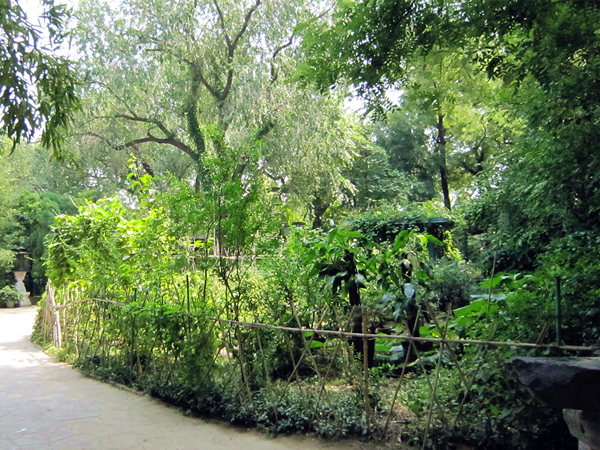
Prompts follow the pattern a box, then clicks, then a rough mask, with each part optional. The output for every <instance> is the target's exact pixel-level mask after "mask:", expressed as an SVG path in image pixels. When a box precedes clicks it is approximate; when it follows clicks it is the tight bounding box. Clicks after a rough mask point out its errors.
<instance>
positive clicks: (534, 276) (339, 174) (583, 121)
mask: <svg viewBox="0 0 600 450" xmlns="http://www.w3.org/2000/svg"><path fill="white" fill-rule="evenodd" d="M5 9H6V8H5ZM599 14H600V6H599V3H598V2H597V1H589V0H588V1H582V0H566V1H561V2H557V1H554V0H532V1H527V2H522V1H517V0H462V1H451V2H450V1H438V0H435V1H434V0H424V1H419V2H415V1H407V0H376V1H375V0H347V1H341V2H335V3H330V2H327V1H314V2H304V1H269V2H263V1H261V0H253V1H250V0H248V1H246V0H244V1H238V2H231V1H229V0H218V1H188V0H173V1H171V0H123V1H121V2H117V3H115V2H104V1H100V0H87V1H83V2H81V3H80V4H79V6H78V8H77V9H76V10H75V11H74V13H73V17H74V19H75V21H76V24H77V27H75V28H73V29H72V30H70V29H68V23H67V22H66V19H67V11H66V10H65V9H64V8H63V7H61V6H54V5H53V4H51V3H48V4H47V10H46V15H45V16H44V17H43V20H46V22H47V23H49V24H50V25H49V30H50V31H49V32H50V36H49V37H50V39H51V42H52V45H53V46H54V45H58V44H59V42H60V41H61V39H63V38H64V37H66V35H67V34H68V33H71V35H72V38H73V39H72V42H73V44H74V46H73V48H72V49H71V54H72V57H73V58H72V59H73V60H75V61H76V63H74V65H73V69H71V68H70V66H68V64H67V63H66V60H63V59H61V58H59V57H58V56H56V54H58V53H56V52H58V49H57V48H54V47H52V49H49V48H46V47H43V46H42V45H41V44H40V43H41V42H42V41H41V37H40V34H39V33H38V32H37V31H36V29H35V27H33V28H32V25H31V24H30V22H29V21H27V20H26V19H25V16H24V14H23V11H22V10H21V8H20V7H19V5H18V4H17V3H12V4H11V6H10V8H9V9H8V10H7V11H5V13H4V15H3V17H4V19H3V22H2V24H0V25H2V27H3V29H4V30H5V31H4V32H5V35H6V36H7V39H9V40H10V39H12V40H11V42H12V43H13V44H14V45H13V46H7V47H6V49H5V50H6V51H7V52H9V53H10V52H12V53H10V55H8V56H6V57H5V58H4V63H5V64H4V66H5V67H4V69H2V70H0V77H5V78H6V77H8V76H9V75H10V74H12V75H15V74H16V75H18V76H17V78H15V79H9V78H10V77H9V78H7V80H8V81H7V82H6V83H4V84H5V88H6V89H5V90H6V92H7V95H5V96H4V97H3V98H4V100H3V102H4V103H3V105H4V107H5V109H4V110H3V113H5V117H4V119H3V122H2V127H3V130H4V132H5V133H6V135H7V137H8V138H9V139H11V140H12V143H15V142H16V143H18V142H19V141H22V140H30V139H32V138H34V137H36V135H35V132H34V130H38V129H41V130H42V134H41V142H40V144H41V145H39V144H36V143H33V144H30V145H26V146H19V147H17V148H15V149H14V152H13V154H12V156H4V155H3V156H1V162H2V164H0V271H1V274H0V287H3V286H4V285H10V284H13V280H12V275H11V274H10V271H11V270H12V268H13V265H14V259H15V258H14V255H15V251H16V250H19V249H22V248H25V249H26V250H28V251H29V255H30V258H31V259H32V262H33V264H32V271H31V275H32V276H33V277H34V278H35V279H36V280H38V287H40V288H41V287H42V285H43V284H44V282H45V279H46V277H49V278H50V280H51V286H52V287H53V288H55V289H56V292H55V298H54V301H56V302H57V303H62V304H67V303H75V306H76V307H75V306H74V307H69V308H66V309H65V311H69V312H66V313H65V317H64V318H62V319H61V320H63V321H64V322H63V323H62V331H61V333H62V334H61V336H62V338H63V340H62V341H61V340H60V339H59V340H57V336H53V335H52V333H50V334H48V330H47V329H44V328H43V324H44V323H46V322H43V321H42V322H40V324H39V326H40V328H39V329H38V337H39V338H40V339H41V340H42V341H45V342H46V343H48V341H52V342H53V343H54V344H55V345H59V344H60V346H61V347H62V348H61V349H57V351H58V352H59V353H60V354H61V355H62V356H63V357H64V358H66V359H68V360H70V361H73V362H76V364H77V365H78V366H79V367H81V368H82V369H83V370H86V371H89V372H93V373H95V374H96V375H98V376H100V377H102V378H109V379H113V380H116V381H119V382H122V383H126V384H130V385H132V386H134V387H136V388H139V389H143V390H146V391H148V392H150V393H152V394H153V395H156V396H158V397H160V398H163V399H165V400H167V401H171V402H174V403H176V404H178V405H181V406H184V407H186V408H188V409H190V410H191V411H194V412H196V413H200V414H208V415H213V416H218V417H222V418H226V419H227V420H231V421H232V422H235V423H244V424H257V425H258V426H261V427H264V428H267V429H269V430H272V431H287V432H289V431H295V430H313V431H315V432H317V433H320V434H322V435H326V436H335V435H337V436H343V435H350V434H360V435H363V434H364V435H373V434H376V433H378V432H383V428H384V427H383V426H382V425H383V424H384V423H385V422H386V419H387V418H386V415H387V414H388V413H390V412H391V413H392V414H391V415H390V416H389V417H388V418H389V420H391V421H392V425H391V428H388V429H387V432H388V434H390V435H392V434H398V435H400V437H401V438H402V439H403V440H404V441H407V440H408V441H409V442H410V443H412V444H418V445H423V444H424V447H425V448H455V447H457V446H458V445H460V444H464V445H470V446H475V447H477V448H487V449H497V448H566V446H567V445H571V444H568V443H567V441H568V434H567V432H566V431H565V429H564V427H563V426H560V425H558V424H560V423H562V422H560V418H559V416H558V414H557V412H556V411H551V410H550V409H547V408H545V407H543V406H540V405H537V404H536V403H535V402H534V401H533V400H532V399H531V398H530V397H529V396H528V394H526V393H525V392H523V391H522V390H521V388H520V387H519V386H518V385H517V383H516V382H515V381H514V380H512V379H509V378H508V376H507V374H506V373H505V372H504V369H503V366H502V362H503V360H505V359H506V358H509V357H510V356H513V355H518V354H523V353H524V352H525V351H523V350H519V349H517V348H512V347H509V346H507V347H502V348H500V349H490V348H488V347H478V346H474V345H469V344H460V345H455V346H447V345H440V344H439V343H434V344H432V343H426V342H419V343H417V344H415V345H412V344H410V343H409V342H408V341H407V340H406V339H387V338H385V337H377V338H376V339H375V340H373V341H368V342H367V343H366V344H365V345H364V346H363V344H364V342H363V340H362V338H360V337H357V336H353V337H352V336H351V337H350V338H348V339H340V338H339V336H337V337H336V336H330V335H327V336H325V335H318V334H315V333H312V332H310V333H307V334H304V333H294V332H292V331H285V332H284V331H282V330H279V329H273V328H272V327H274V326H275V327H277V326H279V327H286V328H296V327H299V328H305V329H313V330H314V329H317V328H321V329H323V330H327V331H336V330H339V329H343V330H346V331H351V332H354V333H362V332H363V331H365V330H366V331H368V332H369V333H373V334H378V333H384V334H385V333H388V334H389V333H392V334H395V333H400V334H402V333H405V334H412V335H414V336H416V337H419V336H421V337H425V338H427V337H435V338H439V337H442V336H450V337H452V338H456V339H463V340H464V339H478V340H491V339H493V340H500V341H517V342H518V341H522V342H537V343H540V344H544V345H549V344H551V345H552V346H555V345H556V344H561V343H562V344H568V345H587V346H598V344H599V340H600V328H599V327H598V323H599V322H598V321H599V320H600V303H599V302H600V300H599V298H600V297H599V295H598V294H599V290H598V286H599V285H600V270H599V266H598V257H599V256H600V255H598V248H599V246H598V244H599V243H600V233H599V231H598V229H599V228H598V225H599V223H598V211H599V209H600V203H599V202H600V194H599V192H600V190H599V186H598V183H599V178H598V173H599V172H600V171H599V170H598V164H599V157H598V155H600V149H599V148H598V145H599V144H598V139H597V137H596V134H597V132H596V129H597V127H598V121H599V115H598V114H599V113H598V108H597V106H596V105H597V103H598V98H599V96H600V94H599V92H600V91H599V88H598V77H599V73H600V72H599V70H598V69H599V67H598V51H597V47H598V36H599V33H598V26H599V25H598V24H599V23H600V20H598V19H599ZM11 27H12V28H11ZM11 55H12V56H11ZM6 74H8V75H6ZM74 74H76V75H77V77H79V79H80V81H81V83H80V84H79V85H78V89H79V91H78V95H77V98H76V97H75V95H74V94H73V88H74V86H75V81H74V80H75V78H74V76H75V75H74ZM27 77H29V78H31V80H30V81H31V82H29V81H28V79H27ZM13 78H14V77H13ZM11 80H12V81H11ZM59 81H60V83H59ZM15 83H16V84H15ZM34 87H35V89H37V90H38V95H33V94H31V93H32V92H33V91H32V90H31V89H33V88H34ZM11 89H16V91H14V95H13V94H11V92H13V91H11ZM48 89H50V91H51V92H50V91H48ZM21 97H22V98H21ZM78 98H79V99H81V110H80V111H79V110H77V108H78V106H79V103H78V102H79V100H78ZM19 99H21V100H23V101H22V102H21V103H20V104H21V105H23V106H22V107H21V108H24V109H23V110H21V109H19V110H18V111H17V110H16V109H15V108H16V107H17V106H18V105H17V104H18V103H19V101H20V100H19ZM15 102H16V103H15ZM15 105H17V106H15ZM15 112H16V114H17V115H16V116H14V114H15ZM360 112H362V113H364V114H362V115H359V113H360ZM6 114H13V116H14V117H17V118H16V119H15V118H14V117H12V118H11V117H9V116H6ZM28 117H29V119H28ZM19 118H20V119H19ZM21 119H22V120H21ZM71 119H72V120H73V121H71ZM19 120H20V121H19ZM71 123H72V128H71V132H70V133H69V134H68V138H67V139H66V140H64V141H63V140H62V138H63V136H65V132H66V131H68V130H69V127H70V125H71ZM44 130H45V131H44ZM48 133H50V134H48ZM52 133H56V134H52ZM7 142H8V141H7ZM44 146H45V147H52V149H48V148H44ZM11 148H13V147H12V146H11ZM59 149H60V150H61V152H62V153H61V154H62V155H63V156H64V160H63V161H61V162H57V161H54V160H50V158H49V157H50V155H51V154H55V155H56V154H57V153H58V150H59ZM55 216H56V219H55ZM51 230H52V231H51ZM50 231H51V232H50ZM43 260H45V263H44V264H42V261H43ZM28 283H30V282H28ZM29 285H31V283H30V284H29ZM557 286H560V287H561V294H562V300H563V321H562V324H561V325H559V326H560V331H561V334H562V336H561V339H562V341H561V342H556V341H557V340H558V336H557V333H556V327H555V325H556V324H555V321H556V317H555V297H556V295H557ZM7 292H8V291H7ZM90 299H91V300H90ZM80 302H81V303H80ZM51 307H52V305H51V304H50V305H48V304H47V306H46V308H48V309H47V310H46V311H47V313H48V311H51ZM363 313H364V314H365V315H366V316H367V317H368V320H366V321H365V323H363ZM45 317H46V318H47V317H48V316H47V315H46V316H45ZM217 319H218V320H217ZM232 321H233V323H232ZM240 322H243V323H246V322H254V323H261V324H264V325H267V326H269V327H271V328H267V329H261V330H260V331H257V329H254V328H250V327H248V326H247V325H244V324H240ZM365 327H366V328H365ZM309 350H310V352H309ZM542 352H545V354H547V355H550V356H556V355H561V354H563V352H562V351H560V350H557V349H555V348H554V349H546V350H542V349H541V348H540V349H537V350H535V351H531V352H530V353H531V354H541V353H542ZM309 355H310V356H309ZM365 371H366V373H367V374H366V375H365V373H364V372H365ZM398 377H400V378H401V379H402V380H403V383H405V384H403V385H402V387H401V389H400V390H399V391H398V394H397V395H398V400H397V403H396V405H395V407H394V408H392V407H391V399H392V398H394V397H395V395H394V390H395V386H396V381H397V378H398ZM434 380H435V381H434ZM438 382H439V385H438V384H435V383H438ZM434 384H435V387H434ZM368 387H370V388H371V390H369V389H368ZM392 419H393V420H392ZM404 425H406V426H405V427H404Z"/></svg>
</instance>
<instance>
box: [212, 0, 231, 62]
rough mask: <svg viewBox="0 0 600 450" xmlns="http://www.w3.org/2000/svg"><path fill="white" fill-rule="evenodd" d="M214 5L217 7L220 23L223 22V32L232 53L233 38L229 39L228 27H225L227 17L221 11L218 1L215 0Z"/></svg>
mask: <svg viewBox="0 0 600 450" xmlns="http://www.w3.org/2000/svg"><path fill="white" fill-rule="evenodd" d="M213 4H214V5H215V8H217V14H219V22H221V29H222V30H223V34H224V35H225V42H227V49H228V50H229V51H230V52H231V38H230V37H229V33H228V32H227V26H226V25H225V16H224V15H223V11H221V8H220V7H219V4H218V3H217V0H214V1H213Z"/></svg>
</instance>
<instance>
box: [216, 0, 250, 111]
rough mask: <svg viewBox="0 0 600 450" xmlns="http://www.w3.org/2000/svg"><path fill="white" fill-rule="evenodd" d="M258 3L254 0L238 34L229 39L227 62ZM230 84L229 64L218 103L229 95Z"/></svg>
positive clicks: (231, 73) (230, 58)
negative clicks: (231, 39)
mask: <svg viewBox="0 0 600 450" xmlns="http://www.w3.org/2000/svg"><path fill="white" fill-rule="evenodd" d="M260 4H261V0H256V3H255V4H254V5H253V6H252V7H251V8H250V9H249V10H248V12H247V13H246V17H244V23H243V25H242V27H241V28H240V31H239V32H238V34H236V35H235V37H234V38H233V41H231V43H230V44H228V47H229V54H228V59H229V64H232V62H233V55H234V54H235V49H236V48H237V45H238V42H239V41H240V39H241V38H242V36H243V35H244V33H245V32H246V30H247V29H248V24H249V23H250V19H252V15H253V14H254V12H255V11H256V10H257V9H258V7H259V6H260ZM232 84H233V68H231V66H230V68H229V71H228V72H227V82H226V83H225V88H224V89H223V92H221V95H220V96H219V99H218V100H219V103H220V104H222V103H223V102H224V101H225V99H226V98H227V96H228V95H229V91H231V85H232Z"/></svg>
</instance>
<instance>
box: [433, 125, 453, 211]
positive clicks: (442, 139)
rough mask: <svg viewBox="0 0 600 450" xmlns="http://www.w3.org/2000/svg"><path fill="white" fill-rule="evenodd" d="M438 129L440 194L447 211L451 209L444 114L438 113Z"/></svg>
mask: <svg viewBox="0 0 600 450" xmlns="http://www.w3.org/2000/svg"><path fill="white" fill-rule="evenodd" d="M436 128H437V131H438V135H437V139H436V141H437V150H438V158H439V165H440V180H441V182H442V195H443V197H444V206H445V207H446V209H447V210H448V211H450V210H452V205H451V203H450V190H449V189H448V165H447V163H446V128H444V116H443V114H439V115H438V123H437V124H436Z"/></svg>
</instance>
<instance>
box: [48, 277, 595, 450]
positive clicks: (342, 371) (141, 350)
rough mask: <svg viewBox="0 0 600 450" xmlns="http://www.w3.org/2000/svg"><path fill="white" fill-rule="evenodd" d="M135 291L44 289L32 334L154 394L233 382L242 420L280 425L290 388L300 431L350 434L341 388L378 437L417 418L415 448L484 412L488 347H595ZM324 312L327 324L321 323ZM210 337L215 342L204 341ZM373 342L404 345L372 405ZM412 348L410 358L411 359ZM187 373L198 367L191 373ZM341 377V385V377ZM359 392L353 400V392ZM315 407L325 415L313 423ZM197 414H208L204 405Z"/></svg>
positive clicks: (439, 321)
mask: <svg viewBox="0 0 600 450" xmlns="http://www.w3.org/2000/svg"><path fill="white" fill-rule="evenodd" d="M135 295H136V298H135V299H134V300H135V307H132V305H131V304H126V303H122V302H117V301H113V300H107V299H101V298H84V296H83V293H82V292H80V291H77V290H76V289H68V288H67V289H66V290H64V291H63V292H62V294H61V296H60V301H59V302H57V301H56V296H55V291H54V289H53V288H52V287H49V290H48V295H47V302H46V305H45V309H44V313H43V315H42V322H41V330H40V331H41V333H42V335H43V336H44V339H45V340H46V341H48V342H51V343H52V344H53V345H55V346H56V347H58V348H62V349H63V351H64V352H66V353H68V354H70V355H71V356H72V357H74V358H75V359H76V361H78V363H79V366H80V367H81V368H82V369H83V370H84V371H86V370H87V371H91V372H100V373H103V374H104V376H105V377H106V378H111V377H113V376H114V377H113V378H116V379H117V380H118V381H119V382H123V383H126V384H131V385H133V386H136V387H138V388H142V389H146V390H150V391H151V392H153V393H154V394H158V396H159V397H161V396H163V395H162V394H161V392H159V391H156V392H155V391H153V386H156V385H158V386H165V385H169V383H171V382H172V381H173V380H175V379H178V378H179V379H181V378H182V377H183V378H186V377H188V378H189V377H192V378H191V379H189V380H188V381H189V383H191V384H192V385H193V384H194V383H199V382H200V381H199V380H207V379H218V382H219V385H220V386H221V387H223V389H228V388H229V389H231V388H232V387H233V389H232V392H233V394H232V396H231V399H234V400H235V402H238V404H239V405H246V406H248V407H249V408H248V410H249V411H250V412H249V413H248V415H249V416H247V417H245V418H244V419H243V420H246V421H250V422H251V421H255V422H256V423H261V421H262V423H263V424H264V423H268V425H269V426H271V427H275V429H279V428H277V427H279V426H280V423H281V422H283V421H284V420H289V417H287V416H286V417H281V414H282V413H281V411H282V407H281V405H282V404H283V403H285V402H284V399H285V397H286V395H287V394H290V393H291V392H293V393H294V394H297V395H298V396H299V397H300V400H299V401H300V402H301V403H303V404H305V405H307V408H308V409H309V410H310V412H309V416H310V419H309V420H306V425H305V427H306V429H307V430H316V431H319V430H321V429H322V428H323V427H324V426H325V425H324V423H325V422H326V421H329V422H330V425H328V426H331V427H332V428H333V431H331V432H330V433H323V434H328V435H345V434H348V430H347V428H345V426H346V424H345V423H344V419H345V417H343V414H342V413H340V412H339V408H338V405H339V404H340V403H339V402H340V399H339V397H340V393H341V395H346V396H347V397H352V398H354V399H357V398H360V399H361V400H362V406H361V407H362V409H363V413H362V414H364V416H363V419H364V422H365V424H364V430H363V433H365V432H366V433H370V434H373V435H375V436H378V437H380V438H381V439H385V438H386V437H387V436H389V435H390V434H394V435H398V436H399V435H400V434H401V432H402V428H403V425H404V423H406V422H411V421H412V422H416V421H421V426H420V428H419V430H420V431H421V432H422V433H423V436H422V448H424V447H425V444H426V441H427V436H428V433H429V432H430V429H431V428H432V427H434V426H435V427H438V428H439V427H442V428H445V429H452V428H454V427H457V426H460V421H461V416H462V414H463V412H464V408H465V407H466V405H465V403H466V402H468V401H469V402H471V405H470V407H471V408H475V409H476V410H478V411H480V412H483V406H482V405H480V404H478V402H477V400H476V397H475V396H471V395H470V394H471V391H472V389H473V387H474V385H475V384H476V379H477V376H478V372H479V370H480V369H481V366H482V362H483V360H484V357H485V355H486V353H489V352H492V351H493V349H494V348H496V347H513V348H517V349H526V350H531V349H545V348H548V347H555V348H559V349H561V350H564V351H578V352H588V351H593V350H595V348H592V347H583V346H561V347H556V346H549V345H544V344H541V342H542V340H543V338H544V336H543V334H545V333H546V332H547V330H548V327H546V326H544V327H543V329H542V332H541V333H540V337H539V338H538V342H536V343H519V342H501V341H494V340H493V337H494V334H495V330H494V329H493V328H492V330H491V331H490V335H489V339H487V340H462V339H450V338H447V335H448V324H449V320H450V314H447V315H445V317H442V316H440V317H438V316H437V315H436V313H435V312H434V311H433V310H432V309H431V308H430V307H429V306H427V308H428V311H427V313H428V314H429V317H431V318H432V319H433V322H434V324H435V327H436V329H437V331H438V334H439V335H440V338H431V337H414V336H412V335H411V334H406V335H382V334H373V333H369V332H368V329H367V323H368V320H367V317H366V314H365V313H363V314H362V324H363V333H356V332H348V331H346V330H347V329H348V328H349V325H350V322H351V320H352V316H353V313H354V311H351V312H350V314H349V315H347V314H344V313H343V311H341V310H336V309H335V308H323V309H322V310H320V311H319V314H318V315H319V318H318V320H317V321H316V322H315V323H314V325H315V328H314V329H309V328H305V327H302V326H301V322H300V320H299V318H298V315H297V313H296V311H295V310H294V305H289V306H290V308H291V310H292V311H293V315H294V319H295V322H296V325H297V326H296V327H294V326H286V325H284V324H282V325H271V324H264V323H258V322H245V321H240V320H232V319H231V318H228V317H227V315H228V312H227V311H219V312H220V313H221V317H212V316H207V313H206V311H191V310H190V304H189V294H188V303H187V306H186V304H185V299H184V300H183V301H182V302H181V305H180V306H179V307H172V306H168V307H167V306H164V305H163V306H164V307H162V306H161V307H158V308H157V307H144V304H145V301H143V300H140V298H137V294H135ZM140 302H141V303H142V304H141V305H140ZM222 316H226V317H222ZM326 318H327V322H328V325H329V326H328V327H327V329H325V328H323V327H322V325H323V324H324V322H325V320H326ZM332 322H335V326H332ZM417 322H418V321H417ZM161 330H162V331H161ZM165 330H170V332H175V336H172V335H171V336H167V334H165ZM152 333H154V334H152ZM161 333H162V334H161ZM174 338H176V339H179V342H175V341H174ZM324 338H326V339H324ZM211 339H212V340H211ZM215 339H216V340H217V341H219V344H218V345H213V346H212V347H211V345H210V344H211V343H214V340H215ZM374 339H378V340H382V341H392V342H396V343H404V346H405V348H406V350H407V351H405V352H404V358H403V360H402V361H401V365H399V366H398V368H397V370H396V371H395V373H394V378H390V379H389V383H387V388H386V389H383V390H382V389H379V392H378V394H379V395H380V397H382V398H381V399H380V400H379V401H378V402H377V405H376V407H374V406H375V405H373V404H372V393H373V392H372V391H371V388H372V387H371V386H370V383H371V376H370V375H369V373H370V372H369V365H370V362H369V358H368V355H369V352H372V351H373V350H372V349H371V350H369V346H370V341H372V340H374ZM274 341H278V342H279V343H280V344H281V345H279V347H277V349H278V350H279V351H280V353H281V352H284V353H288V357H289V361H288V363H289V364H288V366H287V371H285V373H284V374H283V375H282V374H281V373H276V370H274V367H272V365H273V360H272V358H273V354H272V352H271V353H269V351H268V347H269V346H273V345H274V344H273V342H274ZM202 343H204V344H207V345H206V347H207V348H204V349H202V348H200V347H201V346H202ZM423 343H428V344H435V345H437V346H438V349H437V351H436V354H437V357H434V358H431V357H430V358H425V357H422V349H420V348H419V346H420V344H423ZM183 345H192V346H193V345H196V346H198V345H200V347H197V349H199V350H198V351H199V352H200V353H202V351H208V352H209V353H206V352H205V353H203V354H202V357H203V358H204V362H203V364H200V365H197V366H195V367H192V368H190V367H187V365H189V364H190V359H189V357H188V356H186V354H185V349H184V348H183ZM458 346H477V347H478V350H477V352H476V354H475V357H474V358H473V359H472V360H471V361H470V364H469V365H468V367H463V365H464V364H463V361H462V360H461V358H460V356H459V355H457V347H458ZM371 348H372V345H371ZM434 350H435V349H434ZM430 353H431V352H430ZM411 354H412V355H413V358H412V359H415V358H416V361H411ZM356 355H358V356H359V358H360V359H359V358H356ZM196 356H200V355H196ZM434 356H436V355H434ZM277 357H278V361H280V360H281V359H282V356H281V354H279V355H277ZM358 361H360V364H358V363H357V362H358ZM432 361H433V363H432ZM445 364H446V365H450V366H452V368H453V370H454V371H455V372H456V375H457V378H458V379H459V381H460V390H461V391H462V392H461V394H462V395H461V397H462V399H461V401H460V402H456V403H457V404H455V405H451V406H449V405H448V404H445V403H444V401H442V400H441V399H440V396H439V395H438V393H439V390H440V386H441V385H442V383H443V382H444V381H443V376H440V375H441V372H442V368H443V366H444V365H445ZM414 365H419V367H420V369H421V370H422V372H421V373H422V377H423V379H424V380H425V383H426V385H427V387H428V390H429V399H428V402H427V410H426V413H425V414H423V415H422V416H421V417H416V416H415V415H414V414H411V413H410V411H408V408H406V405H404V404H403V403H402V402H401V401H400V397H401V396H402V394H405V393H406V392H407V391H409V390H410V389H411V385H410V383H409V384H408V385H407V382H406V379H407V377H406V374H407V372H408V369H409V368H410V367H411V366H414ZM426 365H427V366H426ZM118 368H120V369H118ZM194 370H195V371H198V373H191V371H194ZM110 371H113V372H112V373H109V372H110ZM115 371H116V372H119V373H115ZM339 378H344V379H345V380H346V381H345V382H343V383H340V382H339ZM336 379H337V380H338V381H336ZM357 389H358V390H360V392H361V395H360V396H357V395H356V392H355V391H356V390H357ZM265 392H266V394H265ZM257 395H258V396H259V397H260V396H264V395H266V396H267V397H269V398H268V399H267V400H266V401H265V402H264V404H262V405H261V406H260V407H259V406H258V405H256V404H255V402H256V401H257V400H256V399H257ZM163 397H164V398H167V399H169V400H171V401H172V400H173V399H172V398H168V396H163ZM334 397H335V398H334ZM184 406H186V407H187V406H189V403H187V404H186V403H184ZM261 408H262V409H261ZM323 411H326V412H327V414H326V415H328V416H329V417H328V418H325V419H323V420H321V416H322V415H323ZM201 412H204V413H206V411H205V410H201ZM265 417H267V419H265ZM331 424H333V425H331ZM284 430H285V428H284Z"/></svg>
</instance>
